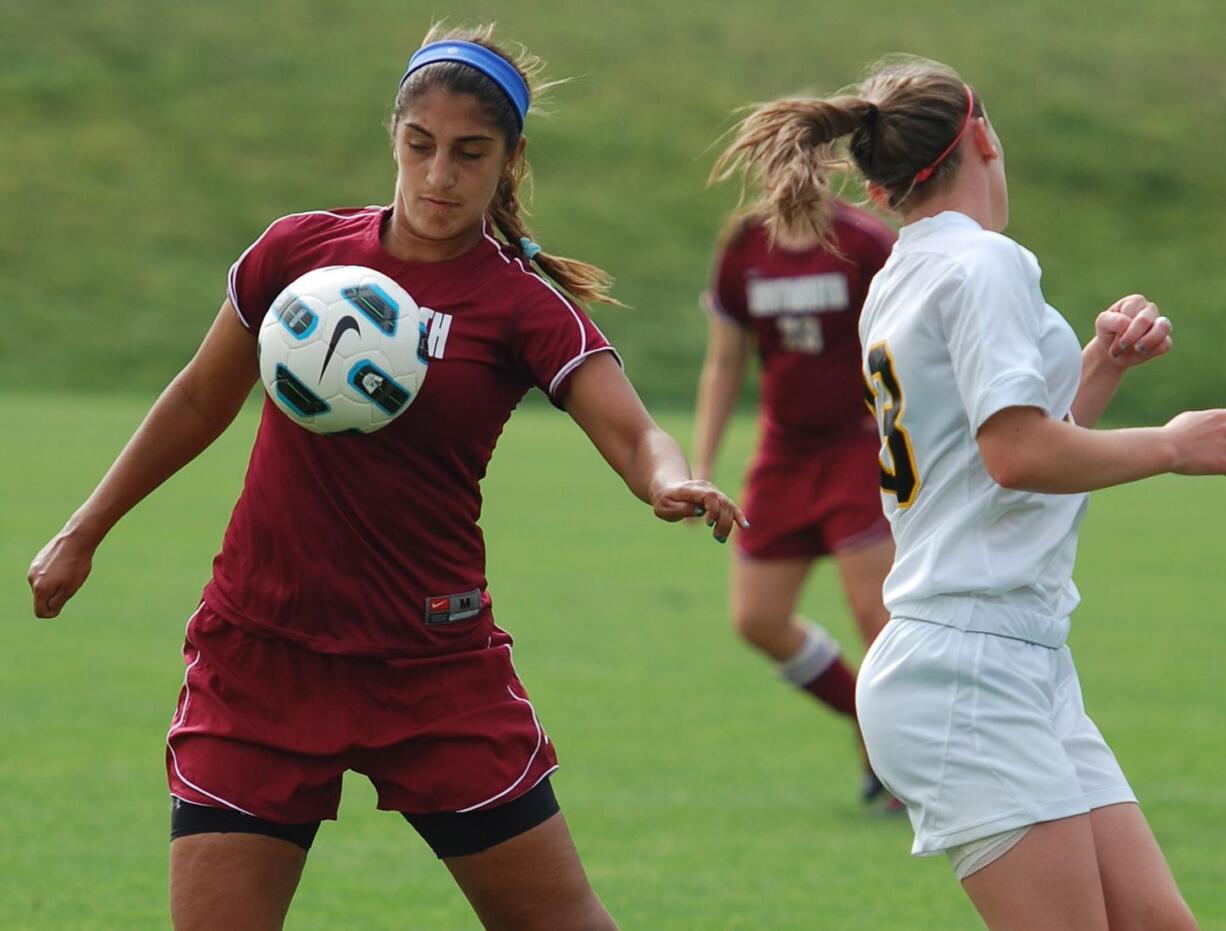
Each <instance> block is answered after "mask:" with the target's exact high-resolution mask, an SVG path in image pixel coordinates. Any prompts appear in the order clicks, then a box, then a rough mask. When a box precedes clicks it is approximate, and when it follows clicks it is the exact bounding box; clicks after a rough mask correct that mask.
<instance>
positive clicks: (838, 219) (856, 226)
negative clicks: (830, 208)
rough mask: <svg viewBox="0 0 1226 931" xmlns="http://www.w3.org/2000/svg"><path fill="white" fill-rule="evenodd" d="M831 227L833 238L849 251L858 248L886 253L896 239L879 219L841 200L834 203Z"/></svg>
mask: <svg viewBox="0 0 1226 931" xmlns="http://www.w3.org/2000/svg"><path fill="white" fill-rule="evenodd" d="M833 225H834V233H835V237H836V238H837V239H838V241H839V243H840V245H842V246H843V247H844V248H845V249H849V251H854V249H855V247H857V246H859V247H866V248H869V249H875V250H876V251H879V252H887V253H888V252H889V251H890V249H891V248H893V246H894V240H895V239H897V238H898V236H897V234H896V233H895V232H894V228H893V227H892V226H890V225H889V224H888V223H886V222H885V221H884V220H882V219H881V218H880V217H878V216H876V215H874V214H872V213H869V212H868V211H867V210H865V209H863V208H862V207H855V206H852V205H851V204H849V203H846V202H845V201H841V200H840V201H836V202H835V207H834V217H833Z"/></svg>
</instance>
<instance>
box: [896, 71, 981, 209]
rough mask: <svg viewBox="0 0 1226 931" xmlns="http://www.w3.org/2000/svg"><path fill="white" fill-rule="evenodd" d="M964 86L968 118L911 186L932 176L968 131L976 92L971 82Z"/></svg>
mask: <svg viewBox="0 0 1226 931" xmlns="http://www.w3.org/2000/svg"><path fill="white" fill-rule="evenodd" d="M962 86H963V87H965V88H966V118H965V119H964V120H963V121H962V128H961V129H959V130H958V135H956V136H954V141H953V142H951V143H950V144H949V145H947V146H946V147H945V151H944V152H942V153H941V154H940V155H938V156H937V157H936V160H935V161H934V162H933V163H932V164H931V165H929V166H928V167H927V168H923V169H921V170H920V172H919V173H918V174H917V175H916V176H915V178H914V180H912V182H911V187H913V188H914V187H918V186H919V185H921V184H923V183H924V182H925V181H927V180H928V179H929V178H931V177H932V173H933V172H934V171H936V170H937V169H938V168H940V167H941V162H943V161H945V159H946V158H947V157H948V156H949V153H950V152H952V151H953V150H954V149H955V148H956V147H957V145H958V143H959V142H960V141H961V140H962V136H963V135H964V134H965V133H966V127H968V126H970V125H971V114H972V113H974V112H975V94H974V92H973V91H972V90H971V87H970V85H969V84H963V85H962Z"/></svg>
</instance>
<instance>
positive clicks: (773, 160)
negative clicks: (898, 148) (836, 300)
mask: <svg viewBox="0 0 1226 931" xmlns="http://www.w3.org/2000/svg"><path fill="white" fill-rule="evenodd" d="M876 116H877V107H876V105H875V104H873V103H872V102H871V101H868V100H864V99H862V98H859V97H835V98H833V99H830V100H814V99H801V100H776V101H773V102H771V103H767V104H763V105H761V106H759V107H758V108H757V109H755V110H754V111H753V112H752V113H750V114H749V116H747V117H746V118H745V119H743V120H742V121H741V122H740V123H739V124H738V125H737V127H736V129H735V137H734V138H733V141H732V143H731V144H730V145H729V146H728V148H727V149H725V150H724V152H723V154H722V155H720V157H719V159H718V160H717V161H716V163H715V166H714V168H712V170H711V177H710V181H711V182H713V183H714V182H719V181H726V180H728V179H729V178H731V177H733V176H735V175H738V174H739V175H740V176H741V196H742V200H744V197H745V195H746V193H747V191H748V190H749V188H750V186H751V185H755V186H757V187H758V188H759V189H760V193H759V195H758V197H757V198H756V200H755V201H754V202H753V203H752V204H751V205H750V207H749V210H750V211H751V212H752V213H753V214H754V215H756V216H759V217H762V218H764V219H765V222H766V225H767V229H768V230H769V231H770V233H771V235H772V236H779V235H781V234H785V233H787V234H803V233H808V232H812V233H815V234H816V235H817V236H818V238H819V239H820V240H821V241H822V243H823V244H825V245H826V246H827V247H830V246H832V245H833V244H832V242H831V221H832V216H833V210H834V202H835V191H834V189H833V186H832V178H833V177H834V176H836V175H838V174H841V173H843V172H845V171H847V170H848V168H849V167H850V165H851V162H850V160H849V158H848V156H847V155H846V154H845V152H844V148H843V147H842V146H841V145H840V144H839V140H841V139H842V138H843V137H845V136H849V135H852V134H853V133H857V132H861V131H868V130H871V125H872V123H873V122H874V121H875V120H876Z"/></svg>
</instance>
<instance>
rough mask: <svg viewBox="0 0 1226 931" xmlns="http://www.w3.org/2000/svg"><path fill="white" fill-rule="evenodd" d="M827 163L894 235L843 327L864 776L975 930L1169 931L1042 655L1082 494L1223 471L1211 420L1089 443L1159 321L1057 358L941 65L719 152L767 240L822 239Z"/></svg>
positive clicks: (1062, 337) (911, 64) (1063, 688)
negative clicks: (865, 456)
mask: <svg viewBox="0 0 1226 931" xmlns="http://www.w3.org/2000/svg"><path fill="white" fill-rule="evenodd" d="M848 155H850V158H851V160H852V162H854V165H855V167H856V168H858V169H859V171H860V172H861V173H862V174H863V175H864V176H865V178H866V180H867V186H868V191H869V194H870V196H871V197H872V199H873V200H874V201H875V202H876V203H877V204H878V205H879V206H881V207H883V208H887V209H889V210H891V211H894V212H895V213H897V214H898V215H899V216H900V217H901V219H902V221H903V224H904V225H903V227H902V230H901V232H900V235H899V240H898V243H897V245H896V246H895V247H894V250H893V252H892V254H891V256H890V258H889V260H888V261H887V262H886V264H885V266H884V267H883V268H882V270H881V271H880V272H879V273H878V275H877V276H876V278H875V279H874V280H873V284H872V286H871V288H870V291H869V296H868V299H867V301H866V302H865V305H864V310H863V312H862V315H861V322H860V336H861V341H862V343H863V353H864V356H863V359H864V375H865V379H866V386H867V390H868V399H869V401H870V404H871V405H872V406H873V407H874V408H875V410H876V414H877V419H878V424H879V428H880V432H881V437H882V448H881V473H882V490H883V502H884V505H885V510H886V514H887V516H888V517H889V519H890V523H891V526H892V529H893V533H894V538H895V542H896V545H897V554H896V557H895V560H894V566H893V569H892V570H891V573H890V575H889V577H888V578H887V580H886V584H885V591H884V595H885V603H886V606H887V607H888V608H889V609H890V613H891V620H890V622H889V624H888V625H887V626H886V628H885V630H884V631H883V632H882V634H881V636H880V637H879V638H878V639H877V641H876V642H875V644H874V646H873V647H872V649H871V650H870V651H869V654H868V656H867V657H866V659H865V662H864V665H863V667H862V668H861V672H860V679H859V687H858V691H857V704H858V707H859V711H860V723H861V727H862V729H863V731H864V736H865V739H866V741H867V744H868V749H869V755H870V757H871V759H872V763H873V766H874V768H875V769H876V771H877V773H878V774H879V775H880V776H881V778H882V780H883V781H884V782H885V784H886V785H887V786H888V788H889V789H890V790H891V791H892V792H893V793H894V794H895V795H897V796H898V798H900V799H902V800H903V802H905V803H906V805H907V809H908V813H909V815H910V817H911V822H912V825H913V827H914V828H915V844H914V847H913V848H912V850H913V852H914V853H916V854H921V855H923V854H935V853H938V852H941V851H944V852H946V853H947V854H948V855H949V857H950V859H951V862H952V863H953V865H954V869H955V872H956V874H957V875H958V877H959V879H960V880H961V881H962V884H963V887H964V888H965V890H966V892H967V894H968V895H969V896H970V898H971V900H972V901H973V903H974V905H975V907H976V908H977V909H978V910H979V913H980V914H981V915H982V917H983V919H984V920H985V922H986V923H987V924H988V925H989V927H991V928H993V929H1001V928H1018V929H1022V928H1025V929H1034V928H1043V929H1045V931H1049V929H1070V931H1072V929H1076V931H1091V929H1106V928H1111V929H1119V928H1158V927H1161V928H1181V929H1183V928H1194V927H1196V922H1195V920H1194V919H1193V917H1192V915H1191V913H1190V911H1189V910H1188V908H1187V906H1186V904H1185V903H1184V901H1183V899H1182V897H1181V896H1180V893H1179V890H1178V888H1177V887H1176V884H1175V881H1174V879H1173V878H1172V876H1171V873H1170V870H1169V869H1168V867H1167V865H1166V862H1165V860H1164V858H1163V856H1162V853H1161V851H1160V850H1159V849H1158V845H1157V843H1156V842H1155V840H1154V837H1153V835H1152V833H1151V832H1150V829H1149V826H1148V825H1147V823H1146V821H1145V818H1144V816H1143V815H1142V814H1141V811H1140V808H1139V807H1138V806H1137V804H1136V797H1135V796H1134V795H1133V793H1132V790H1131V789H1130V788H1129V785H1128V782H1127V780H1126V779H1125V778H1124V775H1123V773H1122V772H1121V771H1120V768H1119V765H1118V763H1117V762H1116V760H1115V757H1114V755H1113V754H1112V752H1111V750H1110V748H1108V746H1107V745H1106V743H1105V742H1104V740H1103V738H1102V735H1101V734H1100V733H1099V731H1098V729H1097V728H1096V727H1095V726H1094V724H1093V722H1092V721H1091V720H1090V718H1089V717H1087V716H1086V713H1085V709H1084V707H1083V705H1082V699H1081V689H1080V685H1079V683H1078V680H1077V673H1076V670H1075V669H1074V667H1073V663H1072V659H1071V657H1070V655H1069V651H1068V647H1067V646H1065V639H1066V636H1067V633H1068V623H1069V621H1068V618H1069V614H1070V613H1071V612H1072V610H1073V608H1074V607H1076V605H1077V602H1078V595H1077V589H1076V587H1075V586H1074V585H1073V582H1072V580H1071V571H1072V567H1073V560H1074V555H1075V550H1076V543H1077V528H1078V525H1079V523H1080V521H1081V518H1082V515H1083V513H1084V511H1085V506H1086V495H1085V494H1084V493H1085V492H1088V491H1091V490H1093V489H1096V488H1103V487H1106V486H1109V485H1116V484H1120V483H1122V482H1129V481H1135V480H1137V479H1140V478H1145V477H1147V476H1150V475H1156V474H1158V473H1162V472H1178V473H1184V474H1206V473H1222V472H1226V411H1200V412H1194V413H1184V414H1181V415H1179V416H1178V417H1176V418H1175V419H1174V420H1172V421H1171V422H1170V423H1168V424H1167V425H1166V426H1164V427H1160V428H1150V429H1133V430H1110V431H1106V430H1104V431H1094V430H1091V429H1089V428H1091V427H1093V425H1094V424H1095V422H1096V421H1097V420H1098V418H1099V416H1100V415H1101V414H1102V412H1103V410H1104V409H1105V408H1106V406H1107V403H1108V402H1109V400H1110V399H1111V397H1112V396H1113V395H1114V393H1115V390H1116V388H1117V387H1118V386H1119V383H1120V379H1121V377H1122V376H1123V374H1124V372H1125V371H1126V369H1127V368H1129V367H1130V366H1132V365H1137V364H1139V363H1141V362H1145V361H1147V360H1149V359H1152V358H1154V357H1156V356H1159V355H1162V354H1163V353H1165V352H1167V351H1168V350H1169V349H1170V346H1171V340H1170V331H1171V326H1170V321H1169V320H1168V319H1167V318H1166V317H1163V316H1161V315H1160V314H1159V312H1158V309H1157V308H1156V307H1155V306H1154V305H1153V304H1152V303H1150V302H1148V301H1147V300H1146V299H1145V298H1143V297H1141V296H1139V295H1130V296H1128V297H1125V298H1123V299H1121V300H1120V301H1118V302H1116V303H1115V304H1114V305H1112V306H1111V307H1110V308H1108V309H1107V310H1106V311H1103V312H1102V313H1101V314H1099V315H1098V318H1097V320H1096V322H1095V336H1094V338H1093V339H1092V340H1090V342H1089V343H1088V344H1087V345H1086V347H1085V348H1084V349H1080V347H1079V346H1078V344H1077V341H1076V338H1075V336H1074V334H1073V331H1072V329H1071V328H1070V327H1069V325H1068V324H1067V323H1066V322H1065V321H1064V319H1063V318H1062V317H1061V316H1060V315H1059V314H1058V313H1057V312H1056V311H1055V310H1053V309H1052V308H1051V307H1049V306H1048V305H1047V304H1046V303H1045V301H1044V299H1043V294H1042V292H1041V291H1040V288H1039V275H1040V272H1039V266H1038V263H1037V261H1036V260H1035V257H1034V256H1033V255H1032V254H1031V253H1029V252H1028V251H1026V250H1025V249H1023V248H1022V247H1021V246H1019V245H1018V244H1017V243H1015V242H1013V241H1012V240H1010V239H1007V238H1006V237H1004V236H1002V235H1000V231H1001V230H1003V229H1004V228H1005V224H1006V220H1007V217H1008V193H1007V189H1006V184H1005V172H1004V161H1003V152H1002V148H1001V143H1000V140H999V138H998V137H997V135H996V133H995V131H994V130H993V128H992V125H991V124H990V123H989V122H988V119H987V116H986V113H985V111H984V109H983V105H982V102H981V101H980V99H979V98H978V96H977V95H976V94H975V92H974V91H973V89H972V88H970V87H969V86H968V85H966V84H965V83H963V81H962V80H961V79H960V78H959V77H958V76H957V75H956V74H954V73H953V72H952V71H951V70H950V69H948V68H946V67H944V66H942V65H939V64H936V63H935V62H929V61H923V60H914V59H909V60H906V61H899V62H894V63H890V64H887V65H885V66H883V67H881V68H879V69H878V70H876V71H875V73H873V74H872V76H870V77H869V78H868V79H867V80H865V81H864V83H863V84H861V85H860V86H859V87H858V88H857V89H855V90H854V91H852V92H849V93H847V94H845V95H842V96H837V97H832V98H829V99H818V100H788V101H777V102H775V103H771V104H767V105H765V106H763V107H761V108H759V109H758V110H756V111H755V112H754V113H753V114H752V115H751V116H749V117H748V118H747V119H746V120H745V121H744V123H743V124H742V125H741V127H740V129H739V133H738V136H737V138H736V140H735V141H734V142H733V144H732V146H731V148H730V150H729V153H728V155H727V156H726V157H728V158H730V159H735V160H736V161H737V163H738V164H739V165H740V166H741V167H742V168H743V169H744V170H745V171H747V172H755V173H758V174H759V175H760V176H761V180H762V182H763V186H764V189H765V190H766V191H767V192H768V194H769V195H770V196H771V202H772V204H773V206H774V209H775V214H776V220H777V222H779V223H783V224H786V225H787V226H797V225H803V224H804V223H806V222H807V223H809V224H810V225H812V226H813V227H814V228H815V229H816V230H817V231H818V232H819V233H821V234H825V233H826V229H827V228H826V227H825V226H824V225H823V217H824V216H825V215H826V214H825V205H826V204H827V202H828V200H829V198H830V196H831V194H830V176H831V174H832V173H834V172H837V171H839V170H841V168H842V167H843V166H845V165H846V164H847V162H846V159H847V156H848Z"/></svg>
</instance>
